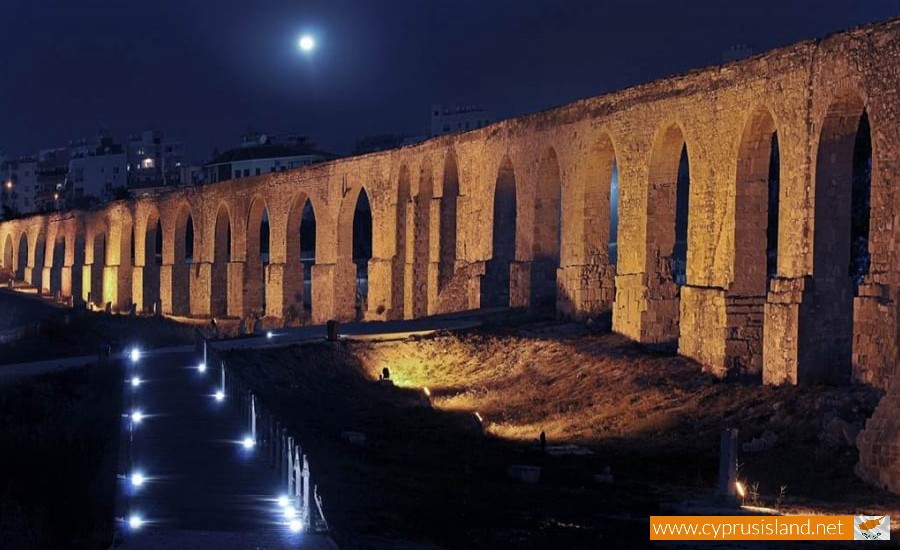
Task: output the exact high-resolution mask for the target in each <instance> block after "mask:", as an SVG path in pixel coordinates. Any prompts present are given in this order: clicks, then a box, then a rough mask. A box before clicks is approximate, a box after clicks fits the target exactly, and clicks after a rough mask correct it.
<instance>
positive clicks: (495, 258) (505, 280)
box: [481, 156, 518, 307]
mask: <svg viewBox="0 0 900 550" xmlns="http://www.w3.org/2000/svg"><path fill="white" fill-rule="evenodd" d="M516 200H517V189H516V173H515V170H514V168H513V165H512V161H511V160H510V159H509V156H504V157H503V159H502V160H501V161H500V167H499V168H498V170H497V180H496V183H495V185H494V200H493V222H492V225H493V231H492V236H491V258H490V259H489V260H488V261H487V262H486V264H485V269H484V277H483V278H482V280H481V306H482V307H509V306H510V299H511V288H510V269H511V267H512V263H513V262H514V261H515V259H516V241H517V239H516V237H517V235H516V233H517V227H516V226H517V223H518V220H517V218H518V216H517V209H518V207H517V204H516Z"/></svg>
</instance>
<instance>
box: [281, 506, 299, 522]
mask: <svg viewBox="0 0 900 550" xmlns="http://www.w3.org/2000/svg"><path fill="white" fill-rule="evenodd" d="M296 516H297V509H296V508H294V507H293V506H288V507H286V508H285V509H284V517H286V518H287V519H294V518H295V517H296Z"/></svg>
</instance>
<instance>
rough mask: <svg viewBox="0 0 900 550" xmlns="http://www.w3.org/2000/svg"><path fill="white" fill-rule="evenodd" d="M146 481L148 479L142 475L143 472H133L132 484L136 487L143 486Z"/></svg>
mask: <svg viewBox="0 0 900 550" xmlns="http://www.w3.org/2000/svg"><path fill="white" fill-rule="evenodd" d="M144 481H146V479H145V478H144V474H142V473H141V472H133V473H132V474H131V484H132V485H134V486H135V487H141V486H143V485H144Z"/></svg>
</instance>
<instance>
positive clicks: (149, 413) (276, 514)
mask: <svg viewBox="0 0 900 550" xmlns="http://www.w3.org/2000/svg"><path fill="white" fill-rule="evenodd" d="M129 363H130V362H129ZM196 364H197V358H196V356H195V354H193V353H190V352H183V351H182V352H170V353H147V354H144V356H143V357H142V358H141V359H140V360H139V361H138V362H137V363H136V364H135V365H134V366H133V367H129V369H132V370H133V374H137V375H139V376H140V377H141V379H142V383H141V384H140V386H138V387H137V388H136V389H132V388H129V389H128V390H127V393H128V394H129V395H126V401H125V403H126V408H128V407H131V408H132V410H140V411H141V412H142V413H143V414H144V415H146V416H145V418H144V419H143V420H142V421H141V422H140V423H139V424H137V425H135V426H133V428H130V426H131V424H132V423H131V421H130V420H129V419H127V418H123V422H124V423H125V434H126V435H125V436H124V437H125V439H126V440H125V441H123V445H124V449H123V452H124V453H125V456H123V463H128V462H130V463H131V464H132V466H131V467H132V469H133V470H132V471H140V472H142V473H143V474H144V475H145V476H146V477H147V481H145V483H144V484H143V486H142V487H140V488H138V489H134V488H133V487H131V485H130V483H128V482H127V480H121V481H120V495H121V501H120V505H119V506H118V508H119V510H120V511H121V513H122V516H123V517H124V518H128V517H131V515H132V514H137V515H139V516H140V517H141V518H142V519H143V521H145V524H144V525H142V526H141V527H140V528H139V529H137V530H134V529H130V528H128V527H127V525H125V523H124V522H121V523H120V525H121V538H120V542H122V545H121V546H120V547H121V548H124V549H144V548H148V549H149V548H153V549H157V548H176V549H179V548H216V549H220V550H226V549H232V548H235V549H237V548H242V549H243V548H246V549H260V550H262V549H281V548H333V547H334V545H333V543H331V541H330V539H329V538H328V537H327V536H324V535H316V534H311V533H299V534H294V533H291V532H290V530H289V529H288V528H287V526H286V524H285V520H284V517H283V515H282V513H281V510H280V509H279V507H278V505H277V504H276V502H275V499H276V497H277V496H278V495H279V494H280V493H281V492H282V491H283V488H282V487H280V486H279V481H278V476H277V473H276V472H275V471H274V470H273V469H272V468H270V467H269V464H268V460H267V459H266V458H265V456H264V455H265V453H264V452H263V451H262V450H261V449H252V450H247V449H244V448H243V447H242V446H241V444H240V441H241V439H242V438H243V437H244V435H245V434H247V433H248V429H249V427H248V426H244V425H243V423H242V421H241V418H240V417H239V414H238V411H237V410H236V407H234V406H233V404H232V403H229V399H228V398H227V397H226V400H225V401H223V402H217V401H216V400H215V399H213V397H212V394H213V392H214V391H215V389H216V388H217V386H218V373H215V372H213V371H212V369H210V370H208V371H207V372H205V373H200V372H199V371H198V370H197V369H196V368H195V365H196ZM128 376H130V374H129V375H128ZM132 400H133V401H134V403H133V404H132V403H131V401H132ZM127 413H128V411H126V414H127ZM129 430H130V432H131V440H132V442H131V446H130V449H131V452H130V455H131V456H130V460H128V458H127V454H128V441H127V438H128V432H129Z"/></svg>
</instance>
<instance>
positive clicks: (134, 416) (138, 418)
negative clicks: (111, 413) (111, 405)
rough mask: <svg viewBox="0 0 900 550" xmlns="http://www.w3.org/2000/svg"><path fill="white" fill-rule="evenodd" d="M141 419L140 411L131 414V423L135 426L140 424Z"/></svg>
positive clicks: (142, 415) (142, 414)
mask: <svg viewBox="0 0 900 550" xmlns="http://www.w3.org/2000/svg"><path fill="white" fill-rule="evenodd" d="M143 419H144V413H142V412H141V411H133V412H132V413H131V421H132V422H134V423H135V424H140V423H141V421H142V420H143Z"/></svg>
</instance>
